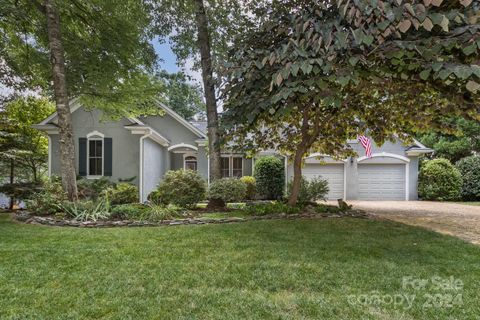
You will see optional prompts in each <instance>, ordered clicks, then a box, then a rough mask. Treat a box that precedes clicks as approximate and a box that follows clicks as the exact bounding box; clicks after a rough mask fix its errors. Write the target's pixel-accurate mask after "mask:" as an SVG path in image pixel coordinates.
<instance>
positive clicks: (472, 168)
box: [456, 156, 480, 201]
mask: <svg viewBox="0 0 480 320" xmlns="http://www.w3.org/2000/svg"><path fill="white" fill-rule="evenodd" d="M456 167H457V169H458V170H459V171H460V174H461V175H462V178H463V185H462V198H463V200H467V201H474V200H480V156H470V157H465V158H463V159H461V160H460V161H458V162H457V163H456Z"/></svg>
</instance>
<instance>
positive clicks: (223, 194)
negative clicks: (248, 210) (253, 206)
mask: <svg viewBox="0 0 480 320" xmlns="http://www.w3.org/2000/svg"><path fill="white" fill-rule="evenodd" d="M246 193H247V186H246V185H245V183H243V182H242V181H240V180H239V179H236V178H223V179H218V180H215V181H213V182H212V183H211V184H210V187H209V189H208V199H209V200H217V201H218V200H221V201H222V202H223V203H228V202H239V201H241V200H243V199H245V195H246Z"/></svg>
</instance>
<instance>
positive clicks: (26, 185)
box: [0, 182, 43, 201]
mask: <svg viewBox="0 0 480 320" xmlns="http://www.w3.org/2000/svg"><path fill="white" fill-rule="evenodd" d="M42 189H43V186H42V184H41V183H39V182H18V183H6V184H3V185H1V186H0V193H3V194H5V195H6V196H8V197H9V198H14V199H15V200H23V201H25V200H28V199H30V198H31V197H32V196H33V195H34V194H36V193H38V192H41V191H42Z"/></svg>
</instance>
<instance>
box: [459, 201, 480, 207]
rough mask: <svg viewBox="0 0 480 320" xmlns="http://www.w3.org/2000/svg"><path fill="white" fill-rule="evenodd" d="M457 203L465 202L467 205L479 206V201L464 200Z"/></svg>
mask: <svg viewBox="0 0 480 320" xmlns="http://www.w3.org/2000/svg"><path fill="white" fill-rule="evenodd" d="M457 203H458V204H465V205H467V206H480V201H465V202H457Z"/></svg>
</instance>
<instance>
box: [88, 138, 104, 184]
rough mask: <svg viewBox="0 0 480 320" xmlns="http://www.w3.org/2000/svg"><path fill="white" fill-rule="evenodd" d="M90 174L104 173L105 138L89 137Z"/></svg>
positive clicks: (99, 174) (100, 174) (98, 174)
mask: <svg viewBox="0 0 480 320" xmlns="http://www.w3.org/2000/svg"><path fill="white" fill-rule="evenodd" d="M88 175H89V176H102V175H103V139H88Z"/></svg>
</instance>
